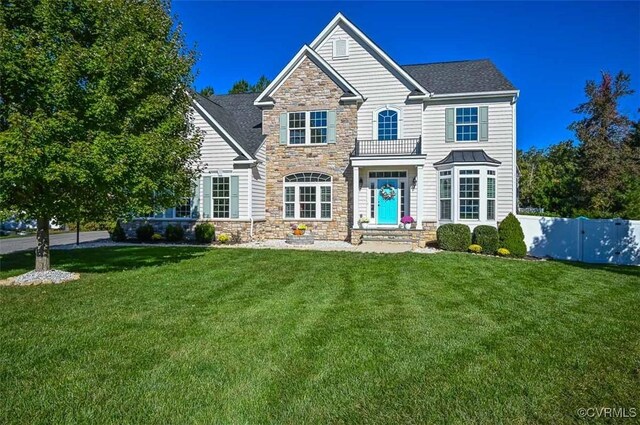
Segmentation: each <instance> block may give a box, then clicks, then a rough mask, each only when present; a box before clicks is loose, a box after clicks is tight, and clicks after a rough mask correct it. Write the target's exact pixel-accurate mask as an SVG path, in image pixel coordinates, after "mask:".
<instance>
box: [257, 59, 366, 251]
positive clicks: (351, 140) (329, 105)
mask: <svg viewBox="0 0 640 425" xmlns="http://www.w3.org/2000/svg"><path fill="white" fill-rule="evenodd" d="M343 94H344V92H343V91H342V89H341V88H340V87H339V86H338V85H337V84H335V83H334V82H333V80H331V78H329V77H328V76H327V75H326V74H325V73H324V72H323V71H322V70H321V69H320V68H318V67H317V66H316V65H315V63H313V62H312V61H311V60H310V59H309V58H304V59H303V61H302V63H301V64H300V65H299V66H298V68H297V69H296V70H295V71H294V72H293V73H292V74H291V75H290V76H289V78H287V80H286V81H285V82H284V84H283V85H282V86H281V87H280V88H279V89H278V90H277V91H276V92H275V93H273V94H272V95H271V97H272V98H273V100H274V102H275V106H273V107H272V108H269V109H265V110H264V111H263V113H262V129H263V132H264V134H265V135H266V141H265V143H266V145H265V146H266V154H267V161H266V220H265V222H264V226H263V227H262V232H263V234H262V236H263V237H264V238H265V239H283V238H285V237H286V235H287V233H290V231H291V230H290V226H291V225H292V224H294V223H305V224H306V225H307V226H308V227H309V229H310V230H311V231H312V232H313V233H314V234H315V236H316V237H317V238H318V239H332V240H347V241H348V240H350V238H351V226H350V223H352V211H351V208H350V205H352V200H351V198H352V193H353V190H352V178H351V176H352V168H351V166H350V163H349V159H350V156H351V152H352V151H353V149H354V147H355V141H356V135H357V125H358V119H357V106H356V104H355V103H341V102H340V97H341V96H342V95H343ZM313 110H336V143H335V144H326V145H302V146H289V145H282V144H280V113H281V112H295V111H313ZM297 172H321V173H325V174H328V175H330V176H331V177H332V179H333V183H332V191H331V196H332V211H331V220H310V219H301V220H295V219H286V220H285V219H284V218H283V217H284V214H283V208H284V206H283V190H284V189H283V179H284V176H286V175H289V174H292V173H297Z"/></svg>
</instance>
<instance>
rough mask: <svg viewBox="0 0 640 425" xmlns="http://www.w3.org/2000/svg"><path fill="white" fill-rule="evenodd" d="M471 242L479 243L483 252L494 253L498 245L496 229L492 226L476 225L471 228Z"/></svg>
mask: <svg viewBox="0 0 640 425" xmlns="http://www.w3.org/2000/svg"><path fill="white" fill-rule="evenodd" d="M473 243H474V244H476V245H480V246H481V247H482V252H484V253H485V254H495V253H496V251H497V250H498V247H499V246H500V239H499V237H498V229H496V228H495V227H493V226H484V225H482V226H476V228H475V229H473Z"/></svg>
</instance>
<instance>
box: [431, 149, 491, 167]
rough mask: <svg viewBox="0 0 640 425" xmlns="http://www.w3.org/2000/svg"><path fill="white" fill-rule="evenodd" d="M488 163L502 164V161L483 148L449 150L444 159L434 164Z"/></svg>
mask: <svg viewBox="0 0 640 425" xmlns="http://www.w3.org/2000/svg"><path fill="white" fill-rule="evenodd" d="M465 162H466V163H488V164H496V165H499V164H501V162H500V161H498V160H496V159H493V158H491V157H490V156H489V155H487V154H486V152H485V151H483V150H482V149H469V150H454V151H451V152H449V155H447V156H446V157H445V158H444V159H441V160H440V161H438V162H436V163H434V164H433V165H446V164H460V163H465Z"/></svg>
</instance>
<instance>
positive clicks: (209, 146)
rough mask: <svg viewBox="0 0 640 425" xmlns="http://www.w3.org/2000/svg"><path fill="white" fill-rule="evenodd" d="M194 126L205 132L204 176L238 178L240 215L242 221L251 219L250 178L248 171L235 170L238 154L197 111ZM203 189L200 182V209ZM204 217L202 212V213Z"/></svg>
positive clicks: (202, 153)
mask: <svg viewBox="0 0 640 425" xmlns="http://www.w3.org/2000/svg"><path fill="white" fill-rule="evenodd" d="M194 124H195V125H196V126H197V127H198V129H200V131H202V132H203V140H202V147H201V148H200V163H201V166H202V168H203V175H221V176H232V175H233V176H238V183H239V189H240V193H239V195H240V196H239V213H240V217H239V219H240V220H243V219H244V220H246V219H248V218H249V208H248V202H249V195H248V189H249V178H248V173H247V170H246V169H235V170H234V169H233V160H234V158H236V157H237V156H238V153H237V152H236V151H235V150H234V149H233V148H232V147H231V146H229V144H228V143H227V142H226V141H225V139H224V138H223V137H222V136H221V135H220V134H219V133H218V132H217V131H216V130H215V129H214V128H213V127H211V126H210V125H209V123H207V122H206V121H205V120H204V118H202V116H201V115H200V114H199V113H198V112H197V111H196V112H195V113H194ZM202 196H203V187H202V180H201V181H200V209H201V210H202V206H203V205H204V204H203V198H202ZM200 214H201V215H202V211H200Z"/></svg>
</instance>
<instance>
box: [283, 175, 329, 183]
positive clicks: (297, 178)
mask: <svg viewBox="0 0 640 425" xmlns="http://www.w3.org/2000/svg"><path fill="white" fill-rule="evenodd" d="M284 181H285V182H287V183H296V182H330V181H331V176H330V175H327V174H322V173H296V174H290V175H288V176H286V177H285V178H284Z"/></svg>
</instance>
